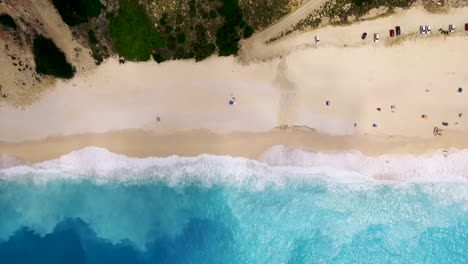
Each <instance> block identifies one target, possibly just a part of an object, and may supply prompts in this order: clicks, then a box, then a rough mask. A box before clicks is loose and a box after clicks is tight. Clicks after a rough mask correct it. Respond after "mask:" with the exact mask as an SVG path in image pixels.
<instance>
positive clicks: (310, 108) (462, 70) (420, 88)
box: [0, 9, 468, 161]
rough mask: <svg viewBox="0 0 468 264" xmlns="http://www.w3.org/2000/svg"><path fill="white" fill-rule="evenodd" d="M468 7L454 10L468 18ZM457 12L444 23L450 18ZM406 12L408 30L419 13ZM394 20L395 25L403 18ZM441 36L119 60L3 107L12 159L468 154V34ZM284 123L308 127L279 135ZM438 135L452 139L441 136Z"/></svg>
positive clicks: (6, 149) (0, 135)
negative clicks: (261, 54) (275, 148)
mask: <svg viewBox="0 0 468 264" xmlns="http://www.w3.org/2000/svg"><path fill="white" fill-rule="evenodd" d="M418 10H419V9H411V10H409V11H407V12H413V13H415V12H416V13H417V12H420V11H418ZM460 10H461V11H460ZM467 10H468V9H457V10H456V11H454V12H455V13H454V14H455V15H456V17H457V19H458V20H460V17H461V16H462V15H460V12H462V13H463V12H464V13H463V14H466V13H467ZM449 15H450V13H449V14H445V15H440V16H439V17H440V18H441V21H442V22H445V21H446V20H447V16H449ZM399 16H403V17H404V18H405V19H406V20H404V21H406V22H405V23H408V22H407V19H408V16H407V15H405V14H401V15H399ZM397 17H398V16H397ZM416 17H418V16H416ZM437 19H438V16H435V18H434V19H433V20H437ZM387 20H389V18H388V17H386V18H382V19H377V20H373V21H368V22H364V23H360V24H355V25H351V26H347V27H339V28H334V27H326V28H324V29H320V32H325V30H327V28H328V30H329V31H334V30H346V31H347V32H354V33H353V34H354V35H356V36H358V37H359V35H360V32H362V30H363V27H366V23H376V24H379V25H383V24H388V23H387V22H388V21H387ZM458 20H457V21H458ZM374 21H375V22H374ZM460 21H461V20H460ZM391 22H392V23H391V25H390V24H389V25H386V27H390V26H393V24H396V23H398V22H399V21H398V20H397V19H392V21H391ZM434 23H436V22H434ZM437 23H439V22H437ZM405 25H406V24H405ZM417 27H418V22H416V21H415V22H414V28H415V29H417ZM404 30H405V29H404ZM435 31H436V29H435V28H434V32H433V36H432V37H418V36H417V35H415V34H412V35H411V37H407V38H406V39H404V40H402V41H400V42H398V43H393V44H392V45H386V44H385V43H386V42H388V41H389V40H386V38H384V39H383V40H382V42H384V43H379V45H375V43H372V40H368V42H369V43H367V44H366V45H363V44H359V45H355V46H353V47H346V48H343V47H340V45H338V44H337V45H331V44H325V45H323V46H320V47H318V48H316V47H307V46H304V47H301V48H298V47H297V46H295V47H292V50H291V51H290V52H288V53H287V55H284V56H280V57H277V58H274V59H270V60H267V61H258V62H250V63H248V64H245V63H241V62H239V61H238V60H237V59H236V58H233V57H212V58H209V59H208V60H206V61H203V62H199V63H195V62H193V61H171V62H165V63H162V64H157V63H155V62H148V63H128V62H127V63H125V64H119V63H118V61H117V60H116V59H111V60H108V61H107V62H105V63H104V64H103V65H101V66H99V67H98V68H96V69H94V70H91V71H88V72H81V73H79V74H78V76H77V77H75V78H74V79H72V80H70V81H66V82H64V81H59V82H57V84H56V86H55V87H54V88H53V89H51V91H50V92H48V93H47V94H46V95H45V96H43V97H42V98H41V99H40V100H38V101H37V102H35V103H34V104H32V105H30V106H28V107H24V108H21V109H17V108H12V107H9V106H6V105H3V106H1V107H0V123H1V127H0V141H2V142H3V143H1V144H0V153H4V154H11V155H15V156H19V157H24V158H26V159H28V160H31V161H39V160H44V159H47V158H51V157H56V156H57V155H61V154H64V153H66V152H67V151H71V150H73V149H77V148H81V147H84V146H87V145H97V146H105V147H106V148H108V149H110V150H114V151H116V152H119V153H126V154H129V155H130V154H131V155H134V156H145V155H153V156H161V155H162V156H167V155H171V154H178V155H196V154H200V153H212V154H228V155H237V156H246V157H252V158H255V157H256V156H258V155H259V154H260V153H261V152H262V151H264V150H265V149H267V148H268V147H270V146H272V145H279V144H285V145H288V146H291V147H304V148H308V149H312V150H313V149H316V150H317V151H319V150H329V151H332V150H342V149H357V150H360V151H362V152H364V153H368V154H373V155H376V154H379V153H387V152H390V153H401V152H405V153H422V152H427V151H433V150H437V149H446V148H466V145H467V141H468V136H467V134H465V133H467V132H468V122H467V121H466V118H467V117H468V104H467V103H466V102H468V100H467V96H468V71H467V70H466V69H467V68H466V61H468V52H466V47H467V46H468V34H466V33H465V32H463V31H462V29H460V30H459V31H458V32H457V34H455V35H453V36H449V37H442V36H441V35H440V34H439V33H438V32H435ZM369 33H371V32H369ZM302 34H303V35H302V37H303V38H309V37H310V34H314V33H313V32H306V33H302ZM408 34H409V33H408ZM436 34H437V35H438V36H437V35H436ZM324 35H325V33H324ZM351 35H352V34H351V33H349V34H348V35H346V36H351ZM382 35H384V34H383V33H382ZM331 37H332V35H329V38H331ZM358 37H356V38H358ZM291 38H296V41H295V42H297V43H300V41H299V40H297V38H298V35H296V34H295V35H293V36H291V37H288V38H286V39H285V40H282V41H280V42H279V43H276V44H275V45H282V44H281V43H289V42H290V41H291ZM387 44H388V43H387ZM351 46H352V45H351ZM459 88H463V89H464V90H463V92H461V93H460V92H458V89H459ZM232 97H235V99H236V104H235V105H230V104H229V100H231V98H232ZM327 101H328V105H327ZM157 117H159V118H160V121H159V122H158V121H157ZM442 122H444V123H445V122H446V123H448V125H447V126H444V125H442ZM281 126H288V127H293V126H299V127H304V128H302V129H299V130H300V131H296V130H297V129H296V130H294V131H293V132H291V130H290V129H289V130H275V128H277V127H281ZM434 127H438V128H441V129H443V130H444V131H443V132H442V136H434V135H433V132H434ZM200 131H204V132H200ZM50 137H53V138H50ZM24 141H26V142H29V143H24ZM21 142H23V143H21Z"/></svg>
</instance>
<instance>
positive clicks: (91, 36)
mask: <svg viewBox="0 0 468 264" xmlns="http://www.w3.org/2000/svg"><path fill="white" fill-rule="evenodd" d="M88 39H89V43H91V44H92V45H97V44H98V40H97V38H96V35H95V34H94V31H93V30H92V29H90V30H89V31H88Z"/></svg>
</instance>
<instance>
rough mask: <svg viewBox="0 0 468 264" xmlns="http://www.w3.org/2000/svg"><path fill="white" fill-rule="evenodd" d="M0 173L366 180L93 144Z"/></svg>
mask: <svg viewBox="0 0 468 264" xmlns="http://www.w3.org/2000/svg"><path fill="white" fill-rule="evenodd" d="M324 175H328V177H324ZM0 178H3V179H9V180H20V179H32V180H33V181H34V182H36V183H40V182H46V181H49V180H54V179H68V180H79V179H89V180H93V181H95V182H96V183H106V182H109V181H115V182H125V183H128V184H132V183H136V184H138V183H147V182H158V181H164V182H166V183H169V184H171V185H178V184H179V185H180V184H194V183H195V184H200V185H203V186H212V185H226V184H227V185H234V186H243V187H253V188H254V189H257V190H261V189H263V188H264V187H265V186H269V185H275V186H282V185H284V184H286V183H287V182H291V181H292V182H294V181H297V180H311V179H320V180H329V179H333V180H334V181H340V182H343V181H350V182H352V183H356V184H359V183H360V182H361V181H364V182H367V181H368V179H367V178H366V177H363V176H362V175H359V174H357V173H355V172H346V171H339V170H335V169H333V168H323V167H320V166H317V167H313V168H294V169H292V168H290V167H284V166H269V165H268V164H265V163H263V162H259V161H255V160H250V159H246V158H239V157H228V156H214V155H207V154H203V155H199V156H197V157H179V156H171V157H166V158H155V157H149V158H131V157H127V156H125V155H120V154H115V153H112V152H109V151H108V150H106V149H104V148H97V147H87V148H84V149H81V150H77V151H73V152H71V153H69V154H67V155H64V156H62V157H60V158H58V159H55V160H50V161H45V162H41V163H37V164H33V165H31V166H18V167H12V168H8V169H4V170H0Z"/></svg>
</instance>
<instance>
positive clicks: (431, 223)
mask: <svg viewBox="0 0 468 264" xmlns="http://www.w3.org/2000/svg"><path fill="white" fill-rule="evenodd" d="M9 160H13V159H12V158H9ZM3 164H4V167H8V166H5V161H4V162H3ZM0 263H2V264H10V263H89V264H91V263H117V264H118V263H141V264H143V263H145V264H146V263H468V151H457V150H450V151H449V152H442V151H441V152H436V153H432V154H427V155H423V156H412V155H404V156H396V155H383V156H379V157H366V156H365V155H363V154H361V153H359V152H342V153H328V154H324V153H309V152H305V151H302V150H297V149H296V150H289V149H286V148H284V147H282V146H275V147H273V148H271V149H270V150H268V151H267V152H266V153H264V154H263V155H262V156H261V157H260V160H259V161H255V160H249V159H245V158H236V157H227V156H213V155H200V156H198V157H192V158H185V157H177V156H172V157H167V158H130V157H126V156H124V155H120V154H115V153H111V152H109V151H107V150H106V149H102V148H95V147H88V148H85V149H82V150H78V151H74V152H72V153H69V154H67V155H65V156H62V157H61V158H59V159H56V160H51V161H45V162H41V163H37V164H23V165H18V164H16V163H15V164H14V166H12V167H8V168H3V169H1V170H0Z"/></svg>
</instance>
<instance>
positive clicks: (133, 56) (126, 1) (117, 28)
mask: <svg viewBox="0 0 468 264" xmlns="http://www.w3.org/2000/svg"><path fill="white" fill-rule="evenodd" d="M109 29H110V34H111V37H112V40H113V44H114V48H115V50H116V51H117V53H118V54H119V55H120V56H122V57H124V58H125V59H127V60H131V61H146V60H148V59H149V58H150V57H151V53H152V51H153V49H154V48H157V47H160V46H162V45H163V44H164V41H163V40H162V39H161V38H160V37H159V35H158V34H157V32H156V30H155V28H154V27H153V24H152V23H151V21H150V19H149V18H148V16H147V14H146V12H145V10H144V9H143V7H142V6H140V5H139V4H138V1H137V0H120V9H119V12H118V14H117V16H116V17H112V18H111V19H110V26H109Z"/></svg>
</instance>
